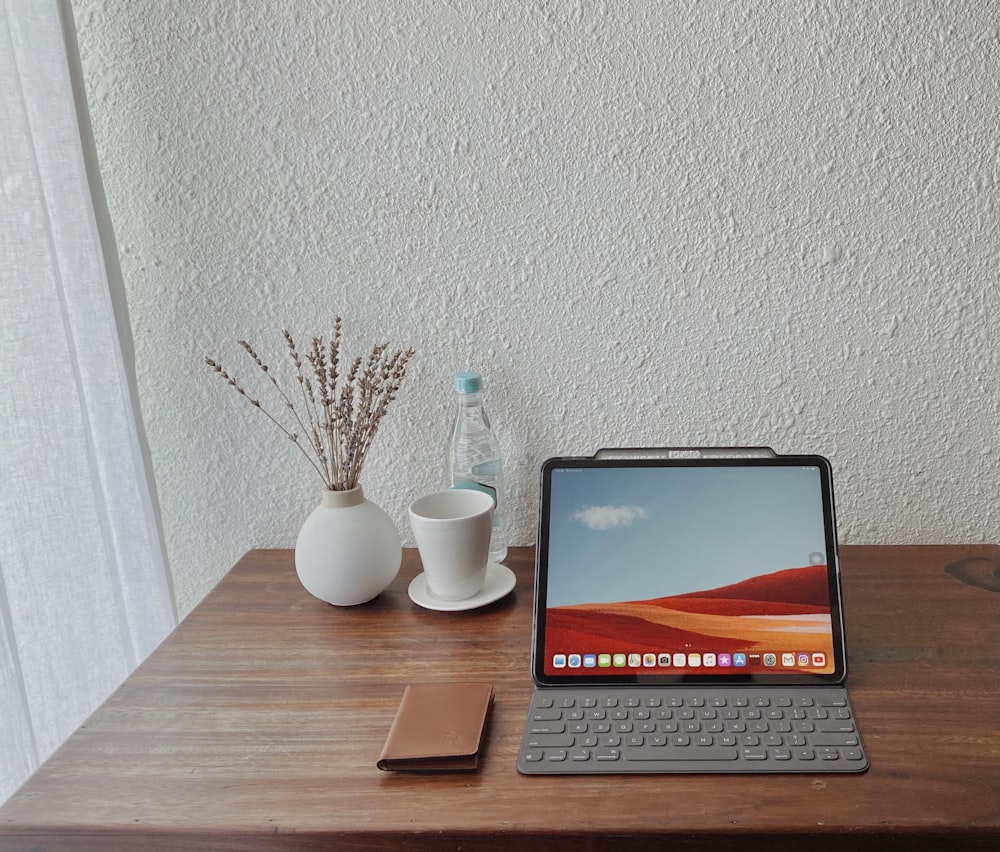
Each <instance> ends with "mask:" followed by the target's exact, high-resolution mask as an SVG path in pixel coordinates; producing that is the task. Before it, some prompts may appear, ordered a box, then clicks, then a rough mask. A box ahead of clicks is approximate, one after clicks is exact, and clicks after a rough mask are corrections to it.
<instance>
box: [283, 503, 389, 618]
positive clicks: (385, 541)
mask: <svg viewBox="0 0 1000 852" xmlns="http://www.w3.org/2000/svg"><path fill="white" fill-rule="evenodd" d="M402 556H403V549H402V545H401V543H400V540H399V533H398V532H397V530H396V525H395V524H394V523H393V522H392V519H391V518H390V517H389V516H388V515H387V514H386V513H385V512H383V511H382V509H381V508H379V507H378V506H376V505H375V504H374V503H372V502H371V501H370V500H366V499H365V496H364V494H363V493H362V491H361V487H360V486H358V487H357V488H352V489H351V490H350V491H330V490H329V489H327V490H325V491H324V492H323V501H322V502H321V503H320V504H319V505H318V506H317V507H316V508H315V509H313V511H312V513H311V514H310V515H309V517H308V518H306V520H305V523H304V524H303V525H302V529H301V530H300V531H299V537H298V539H297V540H296V542H295V572H296V573H297V574H298V575H299V580H300V581H301V582H302V585H303V586H305V589H306V591H307V592H309V593H310V594H311V595H314V596H316V597H317V598H319V599H320V600H323V601H326V602H327V603H331V604H336V605H337V606H354V605H355V604H360V603H364V602H365V601H370V600H371V599H372V598H374V597H376V596H377V595H378V594H380V593H381V592H382V591H384V590H385V588H386V587H387V586H388V585H389V584H390V583H391V582H392V581H393V580H394V579H395V578H396V575H397V574H398V573H399V566H400V563H401V561H402Z"/></svg>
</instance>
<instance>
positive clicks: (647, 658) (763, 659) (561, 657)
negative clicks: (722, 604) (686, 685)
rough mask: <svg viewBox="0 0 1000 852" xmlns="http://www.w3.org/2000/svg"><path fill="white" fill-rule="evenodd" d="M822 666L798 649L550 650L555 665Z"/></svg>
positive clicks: (820, 657) (819, 656)
mask: <svg viewBox="0 0 1000 852" xmlns="http://www.w3.org/2000/svg"><path fill="white" fill-rule="evenodd" d="M779 664H780V667H781V668H786V669H789V668H824V667H825V666H826V654H825V653H822V652H817V651H814V652H811V653H810V652H806V651H799V652H794V653H789V652H787V651H786V652H783V653H781V654H777V653H772V652H757V651H754V652H746V651H736V652H734V653H725V652H723V653H714V652H711V651H704V652H701V651H695V652H691V651H688V652H679V651H678V652H673V653H666V652H664V653H659V654H653V653H649V652H646V653H635V652H633V653H629V654H625V653H617V654H553V655H552V667H553V668H556V669H565V668H570V669H579V668H584V669H594V668H600V669H610V668H615V669H624V668H629V669H640V668H643V669H652V668H660V669H664V668H687V669H698V668H744V667H746V666H759V665H764V666H766V667H767V668H775V667H778V666H779Z"/></svg>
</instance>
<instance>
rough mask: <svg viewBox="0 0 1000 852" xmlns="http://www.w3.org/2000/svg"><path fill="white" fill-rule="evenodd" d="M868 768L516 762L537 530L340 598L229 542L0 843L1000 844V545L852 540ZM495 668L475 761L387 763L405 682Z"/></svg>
mask: <svg viewBox="0 0 1000 852" xmlns="http://www.w3.org/2000/svg"><path fill="white" fill-rule="evenodd" d="M841 561H842V566H843V579H844V591H845V598H846V601H845V606H846V612H847V628H848V634H847V635H848V640H849V641H848V647H849V659H850V690H851V694H852V696H853V701H854V706H855V711H856V714H857V717H858V720H859V723H860V726H861V731H862V735H863V736H864V738H865V742H866V744H867V747H868V751H869V755H870V758H871V769H870V770H869V771H868V772H867V773H866V774H864V775H860V776H823V777H820V776H793V775H790V776H753V777H746V776H688V775H678V776H612V777H594V776H578V777H569V778H566V777H563V778H559V777H524V776H521V775H519V774H518V773H517V770H516V769H515V759H516V753H517V748H518V743H519V740H520V736H521V730H522V726H523V723H524V718H525V712H526V707H527V701H528V697H529V695H530V692H531V682H530V678H529V661H528V655H529V640H530V635H531V596H532V574H533V551H532V550H531V549H530V548H515V549H513V550H512V552H511V556H510V558H509V559H508V564H509V565H510V567H511V568H512V569H513V570H514V571H515V573H516V574H517V578H518V585H517V589H516V590H515V592H514V593H513V594H512V595H511V596H509V597H508V598H506V599H504V600H503V601H500V602H498V603H496V604H493V605H491V606H490V607H488V608H485V609H483V610H479V611H476V612H468V613H437V612H429V611H426V610H423V609H420V608H418V607H417V606H416V605H414V604H412V603H411V602H410V600H409V598H408V597H407V594H406V587H407V584H408V583H409V581H410V579H411V578H412V577H413V576H415V574H416V573H417V572H418V570H419V561H418V559H417V557H416V554H415V552H413V551H406V552H405V554H404V560H403V567H402V570H401V572H400V576H399V578H398V579H397V580H396V581H395V583H393V585H392V586H391V587H390V588H389V589H388V590H387V591H386V592H385V593H384V594H383V595H381V596H380V597H379V598H377V599H376V600H375V601H374V602H372V603H370V604H366V605H363V606H359V607H353V608H346V609H339V608H335V607H331V606H328V605H326V604H324V603H321V602H320V601H318V600H316V599H314V598H312V597H310V596H309V595H308V594H307V593H306V592H305V591H304V590H303V589H302V587H301V586H300V585H299V583H298V580H297V578H296V576H295V572H294V570H293V567H292V566H293V562H292V554H291V552H290V551H252V552H250V553H248V554H247V555H246V556H244V557H243V558H242V559H241V560H240V561H239V562H238V563H237V564H236V565H235V566H234V567H233V569H232V571H231V572H230V573H229V574H228V576H226V577H225V579H224V580H223V581H222V582H221V583H220V584H219V585H218V587H217V588H216V589H215V590H214V591H213V592H212V593H211V594H209V595H208V597H207V598H206V599H205V600H204V601H203V602H202V603H201V604H200V605H199V606H198V607H197V608H196V609H195V610H194V611H193V612H192V613H191V615H190V616H189V617H188V618H187V619H186V620H185V621H184V622H183V623H182V624H181V625H180V626H179V627H178V628H177V630H176V631H175V632H174V634H173V635H172V636H171V637H170V638H169V639H168V640H167V641H166V642H165V643H164V644H163V645H162V646H161V647H160V648H159V649H158V650H157V651H156V652H155V653H154V654H153V655H152V656H151V657H150V658H149V660H147V662H146V663H144V664H143V665H142V666H141V667H140V668H139V669H138V670H137V671H136V672H135V673H134V674H133V675H132V676H131V677H130V678H129V679H128V680H127V681H126V682H125V683H124V685H123V686H122V687H121V688H120V689H119V690H118V691H117V692H116V693H115V694H114V695H113V696H112V697H111V698H110V699H109V700H108V701H107V703H105V704H104V706H103V707H101V708H100V709H99V710H98V711H97V712H96V713H95V714H94V715H93V717H92V718H91V719H90V720H89V721H88V722H87V723H86V724H85V725H83V727H81V728H80V730H78V731H77V732H76V733H75V734H74V735H73V736H72V737H71V738H70V739H69V741H68V742H67V743H66V744H65V745H64V746H63V747H62V748H61V749H60V750H59V751H58V752H57V753H56V754H55V755H54V756H53V757H52V759H51V760H49V761H48V762H47V763H46V764H45V765H44V766H43V767H42V768H41V769H40V770H39V771H38V772H37V773H36V774H35V775H34V776H33V777H32V778H31V779H30V780H29V781H28V782H27V783H26V784H25V785H24V787H22V788H21V790H20V791H18V793H16V794H15V795H14V797H13V798H12V799H10V800H9V801H8V802H7V804H6V805H5V806H4V807H3V808H2V809H0V849H4V850H7V849H25V850H27V849H33V850H43V849H73V850H81V849H87V850H91V849H122V850H124V849H128V850H132V849H138V850H143V852H148V850H159V849H170V850H177V849H206V850H208V849H211V850H226V849H234V850H235V849H239V850H245V849H317V848H325V847H336V848H338V849H340V848H345V849H347V848H349V849H386V850H388V849H399V848H415V849H459V848H461V849H512V848H522V849H524V850H538V849H573V850H575V851H576V852H579V850H589V849H593V850H597V849H600V850H607V849H627V850H630V852H631V850H641V849H647V848H657V849H669V848H675V849H683V850H697V849H736V848H758V847H766V848H768V849H777V850H784V849H788V850H791V849H796V850H800V849H810V850H812V849H831V850H832V849H850V850H852V852H859V850H867V849H879V850H886V849H888V850H892V849H942V850H945V849H947V850H955V849H1000V710H998V707H1000V689H998V687H1000V677H998V675H1000V548H997V547H992V546H948V547H937V546H935V547H917V546H910V547H873V546H872V547H869V546H864V547H844V548H842V553H841ZM433 679H467V680H481V679H485V680H488V681H490V682H492V683H493V684H494V686H495V690H496V703H495V707H494V712H493V716H492V721H491V724H490V727H489V730H488V740H487V746H486V750H485V754H484V759H483V763H482V765H481V768H480V770H479V771H478V772H477V773H475V774H472V775H437V776H435V775H403V774H392V773H386V772H381V771H379V770H378V769H376V767H375V760H376V758H377V757H378V755H379V751H380V750H381V746H382V742H383V740H384V738H385V735H386V732H387V731H388V728H389V724H390V723H391V721H392V718H393V715H394V713H395V710H396V706H397V704H398V702H399V699H400V696H401V693H402V691H403V687H404V685H405V684H407V683H411V682H416V681H423V680H433Z"/></svg>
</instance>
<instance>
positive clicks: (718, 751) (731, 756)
mask: <svg viewBox="0 0 1000 852" xmlns="http://www.w3.org/2000/svg"><path fill="white" fill-rule="evenodd" d="M622 756H623V757H624V758H625V760H627V761H629V762H641V761H645V760H664V761H673V760H697V761H702V760H704V761H707V762H715V761H722V760H736V759H737V758H738V757H739V752H737V750H736V749H735V748H722V747H721V746H702V747H700V748H699V747H691V748H651V747H650V746H643V747H642V748H624V749H622Z"/></svg>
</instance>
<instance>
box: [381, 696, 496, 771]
mask: <svg viewBox="0 0 1000 852" xmlns="http://www.w3.org/2000/svg"><path fill="white" fill-rule="evenodd" d="M492 701H493V687H492V685H490V684H488V683H451V682H448V683H420V684H411V685H410V686H408V687H406V690H405V691H404V692H403V699H402V701H400V703H399V709H398V710H397V711H396V718H395V719H394V720H393V723H392V727H391V728H390V729H389V735H388V736H387V737H386V740H385V745H384V746H383V747H382V754H381V756H380V757H379V759H378V763H377V766H378V768H379V769H393V770H411V771H412V770H416V771H424V772H448V771H450V772H469V771H472V770H473V769H475V768H476V767H477V766H478V765H479V752H480V745H481V744H482V738H483V731H484V730H485V728H486V717H487V715H488V714H489V709H490V705H491V704H492Z"/></svg>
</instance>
